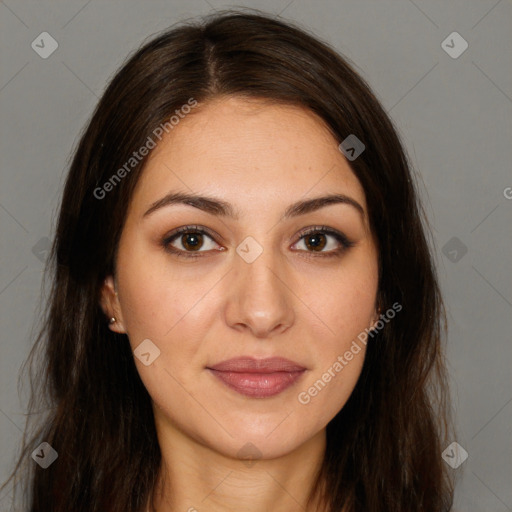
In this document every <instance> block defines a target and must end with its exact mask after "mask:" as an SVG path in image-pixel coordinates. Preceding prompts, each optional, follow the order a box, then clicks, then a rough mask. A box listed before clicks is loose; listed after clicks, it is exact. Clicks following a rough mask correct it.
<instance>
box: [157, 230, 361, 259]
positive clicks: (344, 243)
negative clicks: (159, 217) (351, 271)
mask: <svg viewBox="0 0 512 512" xmlns="http://www.w3.org/2000/svg"><path fill="white" fill-rule="evenodd" d="M183 233H189V234H201V235H207V236H209V237H210V238H212V239H214V238H215V236H214V234H213V233H212V232H210V230H208V229H206V228H203V227H201V226H197V225H196V226H183V227H181V228H178V229H176V230H175V231H173V232H172V233H170V234H169V235H168V236H165V237H164V238H163V239H162V241H161V245H162V247H163V248H164V249H165V250H166V251H167V252H170V253H171V254H174V255H176V256H178V257H179V258H185V259H190V258H202V257H203V255H202V254H201V253H203V254H204V253H205V252H209V251H197V252H196V253H193V252H190V251H183V250H181V249H176V248H175V247H173V246H172V245H170V244H171V243H172V242H174V240H175V239H177V238H178V237H179V235H182V234H183ZM317 233H322V234H325V235H331V236H332V237H334V238H335V239H336V240H337V241H338V242H339V243H340V244H341V247H340V248H338V249H334V250H331V251H327V252H320V253H316V254H315V253H314V252H313V251H301V252H307V253H309V254H308V256H307V257H313V258H316V257H321V258H332V257H339V256H341V255H342V254H343V253H344V252H345V251H346V250H347V249H349V248H351V247H353V246H354V245H355V243H354V242H352V241H351V240H349V239H348V238H347V237H346V236H345V235H344V234H342V233H339V232H338V231H335V230H333V229H331V228H328V227H327V226H318V227H312V228H307V229H306V230H304V231H302V232H301V233H300V235H299V239H298V240H297V242H299V241H300V240H302V239H303V238H305V237H306V236H308V235H313V234H317ZM297 242H295V243H297ZM294 245H295V244H294Z"/></svg>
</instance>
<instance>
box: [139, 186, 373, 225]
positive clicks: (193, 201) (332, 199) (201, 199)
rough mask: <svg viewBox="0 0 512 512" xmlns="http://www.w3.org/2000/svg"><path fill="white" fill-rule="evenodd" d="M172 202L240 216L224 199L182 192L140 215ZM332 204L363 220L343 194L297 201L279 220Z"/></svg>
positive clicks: (211, 212) (236, 218) (363, 214)
mask: <svg viewBox="0 0 512 512" xmlns="http://www.w3.org/2000/svg"><path fill="white" fill-rule="evenodd" d="M174 204H187V205H189V206H193V207H194V208H198V209H199V210H202V211H204V212H206V213H210V214H211V215H217V216H221V217H229V218H231V219H234V220H238V219H239V218H240V212H239V211H238V210H237V209H236V208H235V207H234V206H233V205H231V204H230V203H227V202H226V201H223V200H221V199H218V198H215V197H207V196H202V195H196V194H188V193H183V192H171V193H169V194H167V195H166V196H164V197H162V198H161V199H159V200H157V201H155V202H154V203H153V204H152V205H151V206H150V207H149V209H148V210H147V211H146V212H145V213H144V215H143V216H142V217H143V218H145V217H148V216H149V215H150V214H151V213H153V212H155V211H157V210H159V209H160V208H164V207H165V206H170V205H174ZM332 204H347V205H350V206H353V207H354V208H355V209H356V210H357V211H358V212H359V214H360V215H361V217H362V219H363V222H364V216H365V212H364V208H363V207H362V206H361V205H360V204H359V203H358V202H357V201H356V200H355V199H352V198H351V197H349V196H346V195H345V194H329V195H327V196H321V197H314V198H311V199H305V200H302V201H297V202H296V203H293V204H292V205H290V206H289V207H288V208H287V209H286V211H285V212H284V214H283V217H282V219H281V220H285V219H288V218H292V217H298V216H299V215H305V214H306V213H311V212H314V211H316V210H319V209H321V208H324V207H325V206H329V205H332Z"/></svg>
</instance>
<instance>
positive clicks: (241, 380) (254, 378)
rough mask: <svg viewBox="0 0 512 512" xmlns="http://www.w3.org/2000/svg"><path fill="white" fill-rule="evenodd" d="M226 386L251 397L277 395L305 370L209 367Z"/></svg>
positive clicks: (294, 381)
mask: <svg viewBox="0 0 512 512" xmlns="http://www.w3.org/2000/svg"><path fill="white" fill-rule="evenodd" d="M209 370H210V372H211V373H212V374H213V375H215V377H217V378H218V379H220V380H221V381H222V382H223V383H224V384H226V386H228V387H230V388H231V389H234V390H235V391H236V392H237V393H240V394H241V395H245V396H250V397H252V398H267V397H270V396H275V395H278V394H279V393H282V392H283V391H284V390H285V389H288V388H289V387H290V386H293V384H295V383H296V382H297V380H298V379H300V377H301V376H302V374H303V373H304V372H305V371H306V370H301V371H297V372H275V373H238V372H221V371H218V370H212V369H209Z"/></svg>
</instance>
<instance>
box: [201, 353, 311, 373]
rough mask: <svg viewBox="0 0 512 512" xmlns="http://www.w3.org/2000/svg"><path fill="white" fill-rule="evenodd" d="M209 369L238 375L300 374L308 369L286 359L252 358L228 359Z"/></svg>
mask: <svg viewBox="0 0 512 512" xmlns="http://www.w3.org/2000/svg"><path fill="white" fill-rule="evenodd" d="M207 368H208V369H210V370H217V371H220V372H238V373H275V372H299V371H303V370H305V369H306V368H304V366H301V365H300V364H297V363H295V362H294V361H290V360H289V359H285V358H284V357H269V358H266V359H256V358H254V357H250V356H244V357H235V358H233V359H227V360H226V361H222V362H221V363H218V364H216V365H214V366H208V367H207Z"/></svg>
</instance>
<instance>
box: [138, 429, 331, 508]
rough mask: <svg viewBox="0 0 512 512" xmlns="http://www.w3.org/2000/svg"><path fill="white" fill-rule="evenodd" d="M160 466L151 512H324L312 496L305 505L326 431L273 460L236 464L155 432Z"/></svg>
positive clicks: (180, 437)
mask: <svg viewBox="0 0 512 512" xmlns="http://www.w3.org/2000/svg"><path fill="white" fill-rule="evenodd" d="M157 433H158V437H159V443H160V448H161V453H162V464H161V467H160V473H159V477H158V482H157V485H156V488H155V493H154V509H153V510H152V509H151V508H148V511H149V510H152V512H178V511H180V512H185V511H186V512H201V511H203V510H208V511H209V512H221V511H222V512H225V511H226V510H239V509H243V510H244V511H246V512H261V511H262V510H272V511H273V512H292V511H296V510H298V509H302V510H303V511H304V512H328V508H327V506H326V504H325V502H324V501H323V500H322V498H321V497H320V496H315V497H313V499H312V500H311V503H308V500H309V497H310V494H311V493H312V490H313V486H314V482H315V480H316V477H317V475H318V472H319V470H320V468H321V465H322V461H323V456H324V453H325V429H324V430H322V431H320V432H319V433H318V434H317V435H316V436H315V437H314V438H311V439H309V440H308V441H307V442H305V443H304V444H302V445H301V446H299V447H297V448H296V449H295V450H294V451H292V452H290V453H288V454H286V455H284V456H281V457H278V458H274V459H265V458H260V459H255V460H239V459H234V458H231V457H228V456H225V455H223V454H221V453H219V452H217V451H215V450H214V449H213V448H211V447H208V446H205V445H204V444H200V443H199V442H197V441H195V440H193V439H190V438H189V437H187V436H186V435H185V434H183V433H182V432H180V431H179V430H177V429H175V428H169V424H166V427H165V430H164V429H162V428H159V427H158V421H157Z"/></svg>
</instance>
